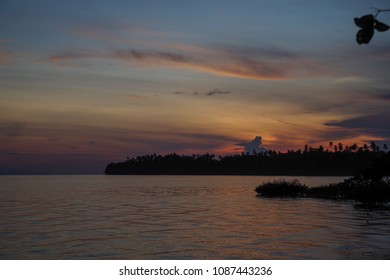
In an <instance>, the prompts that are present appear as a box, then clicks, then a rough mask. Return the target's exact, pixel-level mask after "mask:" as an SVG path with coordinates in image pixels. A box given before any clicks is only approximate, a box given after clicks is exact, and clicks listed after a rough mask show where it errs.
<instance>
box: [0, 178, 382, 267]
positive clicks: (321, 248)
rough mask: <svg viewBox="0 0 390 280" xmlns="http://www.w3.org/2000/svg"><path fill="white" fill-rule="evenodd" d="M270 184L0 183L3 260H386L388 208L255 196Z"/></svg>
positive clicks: (160, 180) (119, 180)
mask: <svg viewBox="0 0 390 280" xmlns="http://www.w3.org/2000/svg"><path fill="white" fill-rule="evenodd" d="M274 178H275V177H264V176H104V175H93V176H0V259H276V260H278V259H290V260H292V259H294V260H295V259H332V260H333V259H390V210H389V208H386V207H382V208H381V207H379V208H367V207H364V206H362V205H359V204H356V203H354V202H353V201H333V200H323V199H312V198H295V199H294V198H265V197H259V196H256V193H255V192H254V188H255V187H256V186H257V185H259V184H260V183H262V182H264V181H269V180H273V179H274ZM287 178H288V177H287ZM296 178H298V179H299V180H300V181H301V182H303V183H306V184H308V185H309V186H316V185H319V184H324V183H328V182H339V181H342V180H343V178H341V177H296Z"/></svg>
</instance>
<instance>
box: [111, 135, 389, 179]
mask: <svg viewBox="0 0 390 280" xmlns="http://www.w3.org/2000/svg"><path fill="white" fill-rule="evenodd" d="M386 149H387V147H384V148H383V150H381V149H380V148H379V146H377V145H376V144H375V143H374V142H372V143H371V145H370V146H367V145H364V146H363V147H359V146H357V145H356V144H354V145H352V146H344V145H343V144H341V143H339V144H337V145H333V143H332V142H331V143H330V145H329V148H328V149H324V147H322V146H320V147H318V148H312V147H309V146H308V145H306V146H305V147H304V149H303V150H301V149H299V150H296V151H294V150H289V151H287V152H278V151H272V150H269V151H267V152H265V153H252V154H249V153H246V154H244V153H243V154H236V155H227V156H219V157H217V156H215V155H214V154H208V153H207V154H204V155H195V154H193V155H192V156H186V155H178V154H175V153H173V154H167V155H157V154H151V155H145V156H138V157H134V158H127V160H126V161H122V162H117V163H113V162H111V163H109V164H108V165H107V166H106V169H105V171H104V173H105V174H107V175H274V176H277V175H279V176H281V175H284V176H353V175H355V174H357V173H358V172H359V171H360V170H362V169H364V168H366V167H367V166H368V165H369V164H370V163H371V162H372V161H373V160H374V159H376V158H379V157H382V156H384V155H386V154H387V153H386V152H385V151H384V150H386Z"/></svg>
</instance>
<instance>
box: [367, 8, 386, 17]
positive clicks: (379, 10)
mask: <svg viewBox="0 0 390 280" xmlns="http://www.w3.org/2000/svg"><path fill="white" fill-rule="evenodd" d="M371 9H373V10H375V18H376V17H377V16H378V14H379V13H382V12H390V9H378V8H375V7H371Z"/></svg>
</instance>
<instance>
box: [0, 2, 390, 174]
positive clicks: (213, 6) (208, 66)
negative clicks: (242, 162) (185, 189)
mask: <svg viewBox="0 0 390 280" xmlns="http://www.w3.org/2000/svg"><path fill="white" fill-rule="evenodd" d="M372 6H374V7H379V8H383V9H385V8H390V1H366V0H343V1H339V0H329V1H312V0H311V1H309V0H286V1H271V0H269V1H261V0H243V1H233V0H232V1H231V0H215V1H202V0H197V1H173V0H167V1H147V0H143V1H135V0H134V1H133V0H128V1H125V0H113V1H107V0H106V1H102V0H83V1H80V0H77V1H74V0H68V1H55V0H36V1H28V0H26V1H22V0H2V1H0V96H1V100H0V174H27V173H28V174H30V173H33V174H45V173H48V174H54V173H66V174H71V173H77V174H79V173H102V172H103V170H104V168H105V165H106V164H107V163H109V162H111V161H114V162H115V161H121V160H125V159H126V157H133V156H138V155H143V154H149V153H158V154H166V153H171V152H176V153H178V154H193V153H206V152H209V153H215V154H218V155H225V154H232V153H240V152H241V151H242V147H240V146H238V145H237V144H239V143H243V142H249V141H251V140H252V139H254V138H255V136H261V137H262V139H263V146H264V147H265V148H269V149H277V150H282V151H283V150H287V149H298V148H302V147H303V146H304V145H305V144H309V145H312V146H318V145H321V144H322V145H325V146H327V145H328V143H329V142H330V141H333V142H336V143H338V142H342V143H344V144H353V143H355V142H356V143H357V144H359V145H362V144H364V143H369V142H371V141H375V142H376V143H377V144H380V145H382V144H383V143H390V124H389V123H390V121H389V120H390V107H389V106H390V82H389V81H390V31H388V32H383V33H379V32H376V33H375V35H374V37H373V39H372V41H371V42H370V44H368V45H358V44H357V43H356V41H355V34H356V32H357V31H358V27H356V26H355V25H354V22H353V18H354V17H360V16H362V15H365V14H369V13H372V12H373V10H372V9H370V7H372ZM378 19H379V20H381V21H383V22H385V23H388V24H390V13H381V14H379V16H378Z"/></svg>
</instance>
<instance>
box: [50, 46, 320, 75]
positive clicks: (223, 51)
mask: <svg viewBox="0 0 390 280" xmlns="http://www.w3.org/2000/svg"><path fill="white" fill-rule="evenodd" d="M93 58H96V59H99V58H104V59H116V60H121V61H126V62H130V63H134V62H135V63H138V64H140V65H143V66H146V67H157V66H168V67H173V68H179V69H188V70H193V71H198V72H203V73H209V74H212V75H216V76H222V77H234V78H244V79H255V80H285V79H292V78H294V77H299V76H301V75H304V76H305V77H306V76H307V75H319V74H320V73H319V71H318V67H317V66H316V64H315V63H313V62H310V61H308V60H306V59H304V58H302V57H300V56H299V55H297V54H295V53H291V52H288V51H281V50H276V51H275V50H269V49H249V48H248V49H245V48H229V47H225V48H200V47H197V48H194V47H188V48H186V47H183V46H179V47H177V46H176V47H171V48H170V49H169V50H165V49H164V50H139V49H116V50H111V51H107V52H99V51H96V50H74V51H67V52H62V53H58V54H55V55H53V56H51V57H49V58H48V61H50V62H54V63H64V62H66V61H70V60H81V59H93Z"/></svg>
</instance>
